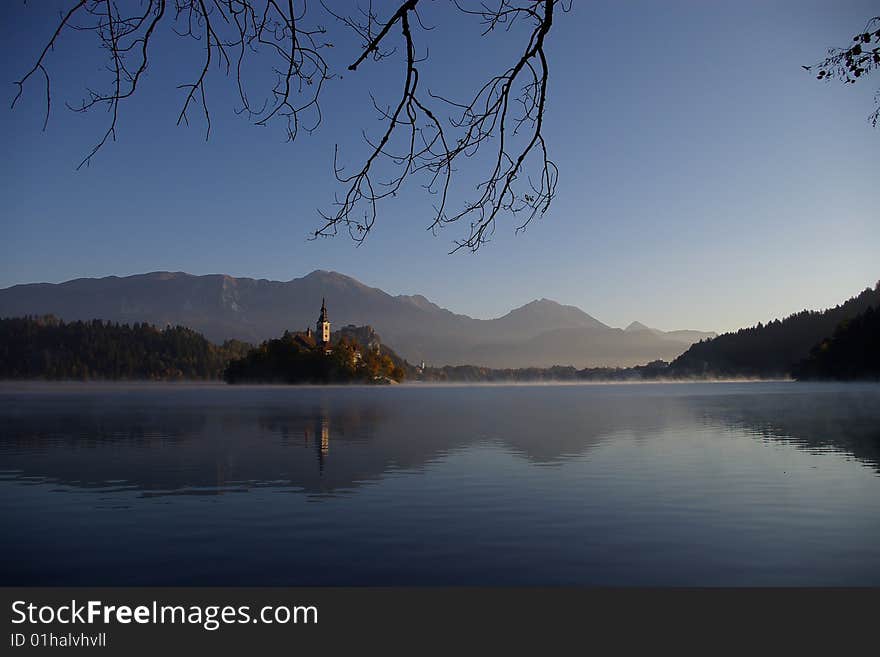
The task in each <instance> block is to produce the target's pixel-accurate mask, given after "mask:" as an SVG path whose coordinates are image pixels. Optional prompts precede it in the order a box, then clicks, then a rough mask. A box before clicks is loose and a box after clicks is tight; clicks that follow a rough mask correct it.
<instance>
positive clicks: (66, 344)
mask: <svg viewBox="0 0 880 657" xmlns="http://www.w3.org/2000/svg"><path fill="white" fill-rule="evenodd" d="M249 348H250V345H248V344H245V343H243V342H239V341H236V340H230V341H227V342H225V343H224V344H223V345H221V346H218V345H215V344H213V343H211V342H209V341H208V340H206V339H205V338H204V337H203V336H202V335H201V334H199V333H196V332H195V331H193V330H192V329H188V328H184V327H182V326H175V327H169V328H165V329H158V328H156V327H155V326H152V325H150V324H132V325H128V324H117V323H111V322H106V321H102V320H98V319H96V320H90V321H76V322H69V323H68V322H63V321H61V320H59V319H57V318H55V317H52V316H46V317H24V318H12V319H0V378H3V379H56V380H58V379H78V380H86V379H113V380H118V379H163V380H173V379H217V378H220V375H221V373H222V372H223V368H224V367H225V366H226V364H227V362H229V360H231V359H233V358H238V357H240V356H242V355H243V354H244V353H246V352H247V350H248V349H249Z"/></svg>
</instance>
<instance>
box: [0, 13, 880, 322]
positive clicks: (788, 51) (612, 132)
mask: <svg viewBox="0 0 880 657" xmlns="http://www.w3.org/2000/svg"><path fill="white" fill-rule="evenodd" d="M64 4H65V3H56V4H55V5H53V3H50V2H46V3H30V4H29V5H28V6H26V7H23V6H20V5H19V4H18V3H4V5H3V8H2V10H0V11H2V15H3V19H4V20H3V21H2V25H0V30H2V31H3V35H2V40H0V43H2V44H3V46H2V48H3V53H2V58H0V67H2V72H3V80H4V83H5V87H4V89H5V93H6V95H7V98H8V100H9V101H11V99H12V97H13V95H14V92H15V87H14V85H13V82H14V81H15V80H16V79H18V78H19V77H20V76H21V73H22V72H23V71H25V70H27V68H29V66H30V64H31V63H32V59H33V57H35V56H36V54H37V52H38V49H39V48H41V47H42V43H43V42H44V41H45V39H46V38H47V37H48V35H49V34H50V32H51V30H52V29H53V27H54V25H52V24H51V19H52V17H53V12H57V8H58V7H60V6H64ZM34 5H37V6H34ZM876 13H877V7H876V3H871V2H836V3H828V2H791V3H788V2H773V3H770V2H765V1H761V2H736V3H705V2H697V1H696V0H694V1H691V2H664V3H661V2H603V3H588V2H582V1H580V0H575V1H574V6H573V9H572V11H571V12H570V13H568V14H565V15H562V16H559V17H558V20H557V21H556V24H555V25H554V27H553V31H552V33H551V39H550V44H549V47H548V49H549V52H548V55H549V58H550V67H551V88H550V94H549V107H548V111H547V117H546V125H547V127H546V138H547V142H548V145H549V148H550V151H551V157H552V158H553V159H554V160H555V162H556V163H557V165H558V166H559V170H560V176H559V187H558V196H557V198H556V200H555V201H554V204H553V207H552V209H551V210H550V211H549V212H548V213H547V215H545V217H544V218H543V219H542V220H540V221H536V222H534V223H533V224H532V225H530V226H529V228H528V229H527V230H526V231H525V232H523V233H520V234H518V235H516V234H514V224H513V222H511V221H510V220H509V219H507V218H502V219H501V220H500V221H499V223H498V226H497V229H496V231H495V236H494V239H493V241H492V242H491V243H489V244H487V245H486V246H485V247H484V248H481V249H480V250H479V252H478V253H477V254H470V253H461V252H460V253H458V254H456V255H448V254H447V252H448V251H449V249H450V246H451V244H452V240H453V239H455V238H458V237H461V236H462V235H461V231H462V230H463V228H457V227H455V226H452V227H449V228H447V229H446V230H445V231H443V232H441V233H440V234H439V235H438V236H436V237H435V236H432V235H431V233H430V232H427V231H426V230H425V229H426V227H427V226H428V224H429V223H430V210H431V205H430V203H431V199H429V198H427V197H426V196H425V195H424V194H423V193H421V190H420V188H419V187H418V186H417V185H415V184H412V185H410V188H409V189H408V190H406V191H405V192H404V193H403V194H401V195H400V197H399V198H397V199H394V200H392V201H390V202H387V203H385V204H383V205H382V206H381V207H380V215H379V218H378V220H377V223H376V226H375V229H374V231H373V233H372V234H371V235H370V236H369V238H368V240H367V241H366V242H365V243H364V244H363V245H362V246H360V247H356V246H355V244H354V243H353V242H351V241H350V240H349V239H348V238H346V237H343V236H340V237H337V238H335V239H331V240H318V241H308V240H307V239H306V238H307V235H308V233H309V231H310V230H314V228H315V227H316V226H317V222H318V216H317V213H316V209H317V208H323V209H328V208H329V207H330V203H331V201H332V198H333V194H334V192H337V191H338V190H339V187H338V186H337V185H335V183H334V180H333V176H332V156H333V146H334V144H335V143H339V144H340V145H341V147H342V148H343V149H344V150H343V154H344V157H345V158H346V161H351V162H354V161H356V159H357V156H358V154H363V152H364V145H363V143H362V142H361V141H360V140H359V136H358V135H359V134H360V130H361V129H366V130H367V131H368V132H370V133H371V134H375V132H376V131H377V130H378V128H379V127H380V124H379V123H378V122H377V121H376V119H375V116H374V115H373V114H372V113H371V112H370V108H369V92H370V91H372V92H373V93H374V94H375V95H376V96H377V98H379V99H380V101H382V100H384V101H385V102H387V103H391V102H394V94H395V93H396V92H397V89H398V87H399V83H400V77H399V74H400V69H399V66H400V62H399V60H397V59H390V60H387V61H385V62H382V63H379V64H376V63H373V62H367V63H365V64H364V65H363V66H362V68H361V69H359V70H358V72H357V73H354V74H348V73H347V74H346V75H345V76H344V78H343V79H342V80H338V81H336V82H335V83H334V84H332V85H331V87H330V88H329V90H328V93H327V95H326V96H325V102H324V107H323V109H324V119H325V120H324V123H323V125H322V126H321V128H320V129H319V131H318V132H317V133H316V134H314V135H312V136H304V137H302V138H300V139H299V140H298V141H297V142H296V143H294V144H287V143H285V142H284V138H283V134H282V130H281V126H280V125H277V126H270V127H268V128H258V127H254V126H252V125H250V124H249V123H248V122H247V120H246V119H244V118H241V117H239V116H236V114H235V113H234V111H233V109H234V107H235V103H234V97H233V94H232V92H233V87H232V86H231V84H230V82H229V81H227V80H225V79H224V78H223V77H222V76H221V75H220V74H219V73H217V72H215V73H214V75H213V77H212V78H210V79H209V83H208V84H209V86H208V91H209V101H210V102H211V104H212V118H213V128H212V134H211V138H210V140H209V141H208V142H207V143H206V142H205V139H204V131H203V126H202V125H201V124H200V123H199V121H198V120H195V121H194V123H193V125H192V126H191V127H189V128H178V127H176V126H175V120H176V117H177V112H178V111H179V106H180V100H181V97H180V92H179V91H178V90H176V89H175V86H176V85H177V84H179V83H181V82H184V81H186V78H187V77H188V75H189V73H190V72H189V71H188V70H186V68H185V67H184V66H183V65H182V64H181V62H188V63H189V64H190V65H191V66H192V67H194V66H195V65H196V63H195V62H194V61H193V60H192V59H187V58H186V57H185V55H186V52H187V51H186V48H187V46H185V45H183V44H181V43H180V42H179V41H178V40H176V39H173V38H170V37H171V35H169V34H167V33H165V34H163V35H162V39H163V40H162V41H161V42H160V43H161V44H165V47H164V49H163V50H162V51H157V52H156V54H155V55H154V59H153V60H152V64H151V68H150V75H149V77H148V78H146V80H145V84H144V86H143V88H142V90H141V92H140V94H141V95H140V97H139V98H135V99H133V100H131V101H129V102H128V103H127V104H125V105H124V106H123V107H122V116H121V119H120V123H119V131H118V141H117V142H116V143H112V144H109V145H108V147H106V148H105V149H104V150H103V151H101V152H100V153H99V154H98V155H97V156H96V158H95V159H94V161H93V163H92V165H91V166H90V167H89V168H88V169H83V170H80V171H76V170H75V166H76V164H77V163H78V162H79V160H80V159H81V158H82V156H83V155H84V154H85V153H87V152H88V150H89V148H90V146H91V145H92V144H93V143H94V141H95V139H97V138H98V137H99V136H100V133H101V130H102V127H103V126H104V125H105V124H104V121H105V120H106V115H104V114H103V113H102V112H100V111H96V112H93V113H91V114H88V115H82V114H74V113H72V112H69V111H67V110H66V109H65V108H64V107H63V106H62V101H64V100H67V101H71V102H76V101H77V100H78V99H80V98H81V97H82V95H83V82H84V80H90V81H92V82H94V81H95V80H98V79H100V78H99V76H100V70H99V61H98V60H97V59H95V56H94V50H93V49H89V48H88V47H87V44H86V43H84V42H82V41H80V40H77V39H76V38H74V37H70V38H67V39H65V40H64V41H62V43H61V47H60V48H59V49H58V50H57V51H56V52H55V53H53V54H52V56H51V57H50V60H49V64H50V71H52V73H53V80H54V83H55V87H54V92H53V100H54V111H53V113H52V115H51V117H50V120H49V127H48V130H47V131H46V132H45V133H43V132H41V126H42V110H43V105H42V103H43V100H44V98H43V95H42V88H41V86H40V84H39V83H33V84H31V86H29V87H28V88H27V89H26V93H25V96H24V98H23V101H22V102H21V104H20V105H19V106H17V108H16V109H15V110H14V111H9V110H8V109H3V110H2V111H3V112H4V115H3V121H2V123H0V130H2V140H3V144H4V146H5V148H4V150H5V152H6V154H7V155H6V157H5V158H4V159H3V161H2V164H0V173H2V178H3V185H2V202H3V203H2V207H3V212H2V218H0V229H2V234H3V240H2V246H0V287H6V286H8V285H13V284H16V283H23V282H33V281H50V282H60V281H64V280H67V279H71V278H76V277H81V276H106V275H111V274H113V275H126V274H133V273H141V272H146V271H154V270H172V271H178V270H182V271H188V272H191V273H195V274H205V273H227V274H231V275H235V276H251V277H256V278H271V279H279V280H289V279H291V278H295V277H299V276H302V275H304V274H306V273H308V272H309V271H311V270H313V269H333V270H337V271H340V272H343V273H346V274H349V275H351V276H354V277H355V278H358V279H359V280H361V281H363V282H364V283H366V284H369V285H374V286H377V287H381V288H383V289H385V290H386V291H388V292H390V293H394V294H400V293H406V294H412V293H421V294H425V295H426V296H427V297H429V298H430V299H431V300H433V301H435V302H436V303H439V304H440V305H442V306H445V307H448V308H450V309H452V310H454V311H456V312H464V313H467V314H469V315H472V316H475V317H492V316H497V315H500V314H503V313H504V312H506V311H507V310H509V309H511V308H512V307H515V306H518V305H521V304H523V303H525V302H527V301H529V300H531V299H534V298H539V297H549V298H552V299H555V300H557V301H560V302H563V303H569V304H573V305H577V306H579V307H581V308H583V309H584V310H585V311H587V312H588V313H590V314H592V315H593V316H595V317H596V318H597V319H599V320H601V321H603V322H605V323H607V324H610V325H613V326H625V325H626V324H628V323H629V322H630V321H633V320H639V321H641V322H643V323H645V324H648V325H651V326H655V327H658V328H662V329H674V328H695V329H706V330H719V331H720V330H728V329H735V328H738V327H740V326H745V325H751V324H753V323H756V322H758V321H766V320H767V319H769V318H773V317H776V316H781V315H786V314H789V313H791V312H795V311H797V310H800V309H802V308H805V307H807V308H821V307H826V306H829V305H835V304H836V303H838V302H840V301H843V300H844V299H845V298H848V297H849V296H851V295H853V294H855V293H857V292H858V291H860V290H861V289H862V288H864V287H866V286H868V285H872V284H873V283H874V282H875V281H876V280H877V279H878V278H880V256H878V254H880V216H878V215H880V211H878V208H880V185H878V184H877V181H878V178H880V176H878V174H880V166H878V165H880V158H878V145H880V130H876V129H872V128H871V127H870V125H869V124H868V122H867V116H868V114H869V113H870V111H871V110H872V108H873V93H874V90H875V89H876V88H877V86H878V85H880V79H873V80H872V79H871V78H868V79H867V80H866V81H865V83H863V84H860V85H855V86H843V85H840V84H837V83H830V84H824V83H820V82H818V81H817V80H815V79H814V77H813V76H811V75H810V74H807V73H806V72H805V71H803V69H801V68H800V67H801V65H802V64H810V63H813V62H815V61H817V60H819V59H820V58H821V56H822V54H823V53H824V50H825V48H827V47H829V46H833V45H843V44H846V43H847V42H848V40H849V38H850V37H851V35H852V34H853V33H854V32H856V31H858V30H859V29H860V28H861V27H862V26H863V25H864V22H865V21H866V20H867V18H868V17H870V16H871V15H872V14H876ZM426 19H427V20H428V21H429V22H432V23H433V24H435V25H436V26H437V27H436V29H435V30H434V31H433V32H430V33H417V34H416V39H417V41H418V40H421V41H420V42H422V43H428V42H429V43H430V45H431V50H430V53H431V60H430V62H429V63H427V64H425V65H424V71H425V78H426V79H427V80H428V84H429V86H430V87H431V89H432V90H436V91H440V92H442V93H444V94H446V95H451V96H457V97H462V96H464V95H466V93H467V91H468V90H469V89H472V88H473V85H474V83H475V82H476V80H478V79H479V78H480V77H481V76H485V75H486V74H489V73H491V72H492V71H494V70H496V69H497V67H498V66H500V65H501V63H503V62H505V61H507V59H508V58H509V57H510V54H511V53H512V52H513V49H514V48H515V46H516V43H515V41H514V39H513V38H511V37H505V36H503V35H498V36H493V37H491V38H486V39H480V38H478V36H477V35H478V31H477V30H478V27H479V26H478V25H476V24H475V23H474V22H473V21H471V20H466V19H464V18H462V17H460V16H456V15H455V14H454V13H452V12H450V11H449V10H448V5H447V3H445V2H440V1H439V0H438V1H436V2H433V3H428V6H427V8H426ZM328 27H330V28H331V29H333V30H337V31H338V36H335V37H334V43H336V44H338V46H337V48H335V49H334V51H333V61H334V63H337V64H339V65H340V66H339V68H344V64H345V63H347V61H348V58H349V57H350V53H352V52H354V49H355V47H356V46H357V45H358V44H357V39H356V38H352V37H351V36H350V35H349V34H348V33H346V32H344V30H342V28H340V27H339V26H336V25H333V24H328ZM874 77H875V78H876V75H875V76H874ZM7 107H8V105H7Z"/></svg>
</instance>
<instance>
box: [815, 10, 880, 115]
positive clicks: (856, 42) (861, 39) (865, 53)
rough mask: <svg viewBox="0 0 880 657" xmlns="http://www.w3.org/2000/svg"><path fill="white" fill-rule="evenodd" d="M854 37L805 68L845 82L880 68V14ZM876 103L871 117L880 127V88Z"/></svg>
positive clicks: (822, 78)
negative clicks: (846, 45) (845, 44)
mask: <svg viewBox="0 0 880 657" xmlns="http://www.w3.org/2000/svg"><path fill="white" fill-rule="evenodd" d="M852 40H853V45H851V46H850V47H848V48H829V49H828V55H827V57H825V59H824V60H822V61H821V62H819V63H818V64H814V65H813V66H804V68H805V69H806V70H808V71H811V70H813V69H814V68H816V69H818V70H819V72H818V73H817V74H816V78H817V79H819V80H839V81H840V82H843V83H844V84H855V83H856V80H858V79H860V78H862V77H864V76H866V75H868V74H869V73H871V71H873V70H875V69H877V68H880V16H874V17H873V18H871V19H870V20H869V21H868V22H867V23H866V24H865V29H864V30H863V31H861V32H859V33H858V34H856V35H855V36H854V37H853V39H852ZM872 44H873V46H872ZM874 104H875V107H874V111H873V112H871V114H870V116H869V117H868V121H869V122H870V123H871V125H872V126H873V127H875V128H876V127H877V123H878V122H880V89H878V90H877V92H875V94H874Z"/></svg>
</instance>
